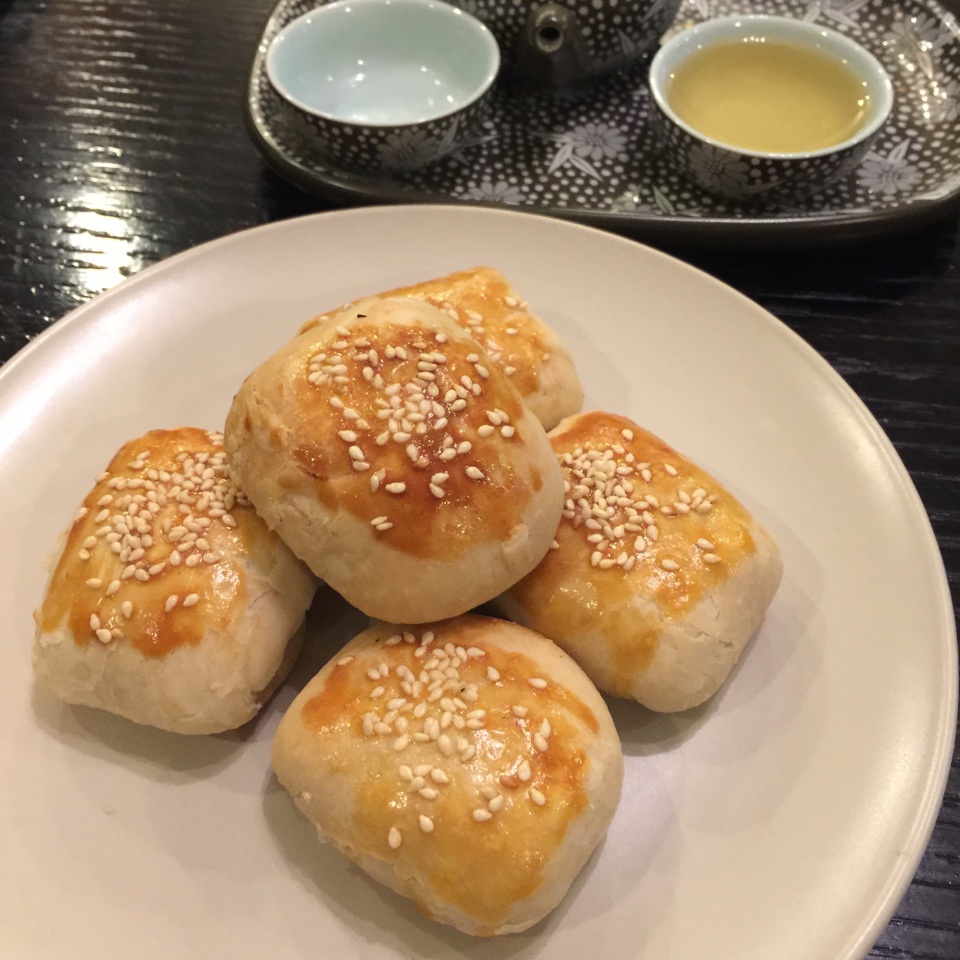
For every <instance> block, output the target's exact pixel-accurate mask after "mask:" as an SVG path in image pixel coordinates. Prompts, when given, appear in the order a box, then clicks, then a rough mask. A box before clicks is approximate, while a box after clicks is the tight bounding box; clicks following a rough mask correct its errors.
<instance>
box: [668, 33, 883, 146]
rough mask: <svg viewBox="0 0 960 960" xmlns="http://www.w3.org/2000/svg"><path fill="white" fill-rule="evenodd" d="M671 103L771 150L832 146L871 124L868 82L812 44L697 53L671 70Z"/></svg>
mask: <svg viewBox="0 0 960 960" xmlns="http://www.w3.org/2000/svg"><path fill="white" fill-rule="evenodd" d="M667 100H668V101H669V103H670V105H671V107H673V110H674V111H675V112H676V114H677V115H678V116H679V117H680V119H681V120H683V121H684V122H686V123H687V124H689V125H690V126H691V127H693V128H694V129H695V130H697V131H699V132H700V133H702V134H705V135H706V136H708V137H710V138H712V139H714V140H717V141H719V142H720V143H724V144H727V145H728V146H731V147H738V148H740V149H746V150H756V151H759V152H763V153H806V152H807V151H811V150H820V149H823V148H825V147H832V146H835V145H836V144H838V143H842V142H843V141H844V140H846V139H848V138H849V137H851V136H852V135H853V134H855V133H856V132H857V130H858V129H859V128H860V127H862V126H863V124H864V123H865V121H866V118H867V114H868V110H869V103H870V98H869V93H868V91H867V87H866V83H865V82H864V80H863V79H862V78H861V77H859V76H858V75H857V74H856V73H855V72H854V71H853V70H852V69H851V68H850V67H849V66H847V65H846V64H845V63H843V62H842V61H841V60H838V59H834V58H833V57H830V56H829V55H827V54H824V53H821V52H819V51H817V50H814V49H811V48H809V47H805V46H801V45H798V44H790V43H780V42H775V43H771V42H769V41H765V40H747V41H740V42H730V43H719V44H715V45H714V46H711V47H707V48H706V49H704V50H700V51H698V52H697V53H694V54H692V55H691V56H690V57H688V58H687V59H686V60H685V61H684V62H683V63H681V64H680V65H679V66H678V67H677V69H676V70H675V71H674V72H673V73H672V74H671V77H670V81H669V84H668V87H667Z"/></svg>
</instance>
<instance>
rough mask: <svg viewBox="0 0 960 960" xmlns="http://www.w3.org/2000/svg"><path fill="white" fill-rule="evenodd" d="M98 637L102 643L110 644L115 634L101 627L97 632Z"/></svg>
mask: <svg viewBox="0 0 960 960" xmlns="http://www.w3.org/2000/svg"><path fill="white" fill-rule="evenodd" d="M96 637H97V639H98V640H99V641H100V642H101V643H109V642H110V641H111V640H112V639H113V634H112V633H111V632H110V631H109V630H107V629H105V628H104V627H101V628H100V629H99V630H97V631H96Z"/></svg>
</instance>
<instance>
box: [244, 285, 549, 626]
mask: <svg viewBox="0 0 960 960" xmlns="http://www.w3.org/2000/svg"><path fill="white" fill-rule="evenodd" d="M488 362H489V361H487V360H486V359H485V357H484V356H483V355H482V351H481V350H480V348H479V346H478V344H477V342H476V341H475V340H474V339H473V338H472V337H469V336H468V335H467V334H466V333H465V332H464V331H463V329H462V328H461V327H459V326H457V324H455V323H454V322H453V321H452V320H451V319H450V318H449V317H448V316H447V315H446V314H445V313H443V312H442V311H440V310H437V309H436V308H435V307H432V306H430V305H429V304H426V303H423V302H421V301H418V300H412V299H396V300H390V299H374V300H369V301H361V302H360V303H359V304H357V305H356V306H355V307H354V308H352V309H351V310H349V311H347V312H345V313H344V314H342V315H341V316H339V317H337V318H336V320H335V321H334V322H330V323H327V324H322V325H319V326H317V327H315V328H313V329H311V330H308V331H307V332H305V333H303V334H301V335H300V336H298V337H297V338H296V339H294V340H292V341H291V342H289V343H288V344H286V345H285V346H284V347H283V348H281V349H280V350H279V351H278V352H277V353H276V354H274V355H273V356H272V357H270V358H269V359H267V360H266V361H265V362H264V363H263V364H261V365H260V367H258V369H257V370H256V371H254V373H253V374H251V375H250V376H249V377H248V378H247V380H246V381H245V382H244V384H243V386H242V387H241V388H240V391H239V392H238V394H237V396H236V397H235V399H234V402H233V405H232V407H231V410H230V414H229V416H228V418H227V425H226V445H227V450H228V453H229V455H230V458H231V463H232V466H233V468H234V469H235V470H236V471H237V474H238V476H239V478H240V483H241V485H242V487H243V489H244V490H245V491H246V493H247V495H248V496H249V497H250V499H251V500H252V501H253V503H254V505H255V506H256V508H257V510H258V512H259V513H260V515H261V516H262V517H263V518H264V519H265V520H266V521H267V523H268V524H269V525H270V526H271V527H272V528H273V529H275V530H276V531H277V532H278V533H279V534H280V536H281V537H283V539H284V540H285V541H286V542H287V544H289V546H290V547H291V549H292V550H293V551H294V553H296V554H297V556H299V557H300V558H301V559H303V560H304V561H305V562H306V563H307V564H308V565H309V566H310V568H311V569H312V570H313V571H314V573H316V574H317V576H319V577H321V578H322V579H323V580H325V581H326V582H327V583H328V584H329V585H330V586H331V587H333V589H335V590H337V591H338V592H339V593H341V594H342V595H343V596H344V598H345V599H347V600H348V601H349V602H350V603H352V604H354V605H355V606H357V607H359V608H360V610H362V611H363V612H364V613H367V614H368V615H370V616H372V617H377V618H378V619H382V620H391V621H397V622H402V623H418V622H425V621H428V620H436V619H442V618H444V617H448V616H455V615H456V614H459V613H463V612H464V611H466V610H469V609H470V608H472V607H474V606H476V605H477V604H480V603H483V602H485V601H487V600H489V599H491V598H493V597H494V596H496V595H497V594H498V593H499V592H500V591H502V590H504V589H505V588H506V587H508V586H509V585H510V584H511V583H514V582H515V581H516V580H517V579H519V578H520V577H522V576H523V575H524V574H525V573H528V572H529V571H530V570H531V569H533V567H534V566H536V564H537V563H538V561H539V560H540V558H541V557H542V556H543V554H544V553H545V552H546V551H547V549H548V548H549V546H550V543H551V541H552V539H553V534H554V531H555V530H556V524H557V523H558V522H559V518H560V510H561V509H562V506H563V479H562V476H561V472H560V468H559V465H558V464H557V460H556V457H555V456H554V455H553V452H552V450H551V448H550V442H549V441H548V439H547V435H546V433H545V432H544V430H543V427H541V425H540V423H539V421H538V420H537V419H536V418H535V417H534V416H533V414H532V413H530V411H529V410H528V409H527V408H526V407H525V406H524V404H523V402H522V401H521V399H520V397H519V395H518V394H517V392H516V390H515V389H514V388H513V386H512V384H511V383H510V380H509V379H508V378H507V377H506V376H504V374H502V373H500V372H499V371H497V370H496V369H493V368H488V367H487V363H488Z"/></svg>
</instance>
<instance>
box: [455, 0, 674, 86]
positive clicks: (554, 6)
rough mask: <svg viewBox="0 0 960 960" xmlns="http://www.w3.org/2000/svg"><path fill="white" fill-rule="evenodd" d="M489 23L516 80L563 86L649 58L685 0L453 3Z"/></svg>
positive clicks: (461, 0) (464, 0) (474, 0)
mask: <svg viewBox="0 0 960 960" xmlns="http://www.w3.org/2000/svg"><path fill="white" fill-rule="evenodd" d="M450 2H451V3H453V5H454V6H457V7H461V8H462V9H463V10H466V11H468V12H469V13H472V14H473V15H474V16H475V17H476V18H477V19H478V20H480V21H482V22H483V23H485V24H486V25H487V26H488V27H489V28H490V31H491V33H493V35H494V36H495V37H496V39H497V42H498V43H499V45H500V54H501V58H502V60H503V63H504V66H505V67H507V68H508V70H509V72H510V73H512V74H513V75H514V76H518V77H520V78H521V79H523V80H526V81H528V82H532V83H536V84H541V85H545V86H562V85H565V84H568V83H571V82H573V81H576V80H582V79H585V78H588V77H595V76H598V75H601V74H604V73H609V72H612V71H614V70H620V69H623V68H625V67H628V66H630V65H632V64H634V63H636V62H638V61H640V60H642V59H644V58H645V57H647V56H648V55H649V54H650V53H651V52H652V51H653V50H654V48H655V47H656V45H657V43H658V42H659V40H660V38H661V37H662V36H663V34H664V33H665V32H666V31H667V29H668V28H669V27H670V26H671V24H672V23H673V21H674V19H675V18H676V15H677V10H678V9H679V7H680V3H681V0H550V2H546V3H541V2H538V0H450Z"/></svg>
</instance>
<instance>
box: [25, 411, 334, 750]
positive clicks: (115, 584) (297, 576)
mask: <svg viewBox="0 0 960 960" xmlns="http://www.w3.org/2000/svg"><path fill="white" fill-rule="evenodd" d="M315 589H316V581H315V580H314V578H313V577H312V576H311V575H310V572H309V571H308V570H307V569H306V567H304V566H303V564H302V563H300V561H298V560H297V559H296V558H295V557H294V556H293V554H292V553H291V552H290V551H289V550H288V549H287V547H286V546H285V545H284V544H283V543H282V542H281V541H280V539H279V537H277V536H276V535H275V534H273V533H271V532H270V530H268V529H267V527H266V525H265V524H264V522H263V521H262V520H261V519H260V518H259V517H258V516H257V515H256V514H255V513H254V512H253V509H252V508H251V507H250V504H249V501H247V499H246V497H244V495H243V494H242V493H241V492H240V491H239V490H238V489H237V488H236V486H235V484H234V482H233V481H232V480H231V479H230V477H229V475H228V471H227V465H226V457H225V454H224V451H223V445H222V438H221V436H220V435H219V434H216V433H210V432H208V431H206V430H200V429H197V428H194V427H181V428H179V429H176V430H152V431H150V432H149V433H147V434H146V435H144V436H142V437H140V438H138V439H136V440H132V441H130V442H129V443H127V444H125V445H124V446H123V447H121V449H120V451H119V452H118V453H117V454H116V456H115V457H114V458H113V460H112V461H111V462H110V465H109V466H108V467H107V469H106V471H105V472H104V473H102V474H101V475H100V476H99V477H98V478H97V482H96V484H95V486H94V487H93V489H92V490H91V491H90V493H89V494H88V495H87V497H86V499H85V500H84V501H83V506H82V507H81V508H80V511H79V513H78V514H77V516H76V518H75V519H74V521H73V524H72V526H71V527H70V528H69V530H68V531H67V534H66V541H65V544H64V548H63V552H62V554H61V555H60V557H59V559H58V561H57V563H56V566H55V568H54V570H53V574H52V577H51V580H50V583H49V585H48V588H47V592H46V595H45V596H44V599H43V603H42V605H41V606H40V608H39V609H38V610H37V611H36V613H35V614H34V618H35V620H36V624H37V631H36V639H35V642H34V650H33V665H34V673H35V676H36V679H37V682H38V683H39V684H40V685H41V686H43V687H46V688H47V689H49V690H51V691H52V692H53V693H55V694H56V695H57V696H58V697H60V698H61V699H63V700H66V701H67V702H68V703H78V704H85V705H86V706H91V707H100V708H102V709H104V710H109V711H111V712H112V713H117V714H120V715H121V716H124V717H128V718H129V719H131V720H135V721H137V722H138V723H145V724H150V725H152V726H155V727H160V728H162V729H164V730H171V731H175V732H178V733H216V732H219V731H223V730H229V729H232V728H235V727H239V726H240V725H241V724H243V723H246V722H247V721H248V720H250V719H251V718H252V717H254V716H255V715H256V713H257V712H258V710H259V709H260V707H261V705H262V704H263V702H264V701H265V699H266V698H267V697H268V696H269V694H270V693H271V692H272V691H273V689H274V688H275V687H276V685H277V684H278V683H279V682H280V681H281V680H282V679H283V677H284V676H285V675H286V673H287V672H288V671H289V669H290V667H291V666H292V664H293V659H294V657H295V656H296V653H297V650H298V649H299V641H300V633H299V630H300V627H301V624H302V621H303V617H304V613H305V611H306V609H307V607H308V606H309V604H310V600H311V598H312V596H313V594H314V591H315Z"/></svg>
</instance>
